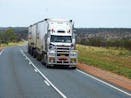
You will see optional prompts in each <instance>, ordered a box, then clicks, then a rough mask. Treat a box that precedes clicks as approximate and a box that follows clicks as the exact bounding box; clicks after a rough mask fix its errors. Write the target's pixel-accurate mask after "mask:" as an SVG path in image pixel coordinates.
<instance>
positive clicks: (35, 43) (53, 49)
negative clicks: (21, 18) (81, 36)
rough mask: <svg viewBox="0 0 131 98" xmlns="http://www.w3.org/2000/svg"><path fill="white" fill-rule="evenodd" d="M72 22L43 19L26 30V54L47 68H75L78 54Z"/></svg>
mask: <svg viewBox="0 0 131 98" xmlns="http://www.w3.org/2000/svg"><path fill="white" fill-rule="evenodd" d="M73 28H74V24H73V21H72V20H62V19H44V20H42V21H40V22H37V23H35V24H33V25H30V26H29V28H28V52H29V54H31V55H32V56H33V57H34V58H37V59H38V60H40V61H41V62H43V63H44V64H45V65H46V66H47V67H49V66H54V65H60V66H63V65H66V66H69V67H71V68H76V64H77V58H78V52H77V50H75V45H76V43H75V34H74V32H73Z"/></svg>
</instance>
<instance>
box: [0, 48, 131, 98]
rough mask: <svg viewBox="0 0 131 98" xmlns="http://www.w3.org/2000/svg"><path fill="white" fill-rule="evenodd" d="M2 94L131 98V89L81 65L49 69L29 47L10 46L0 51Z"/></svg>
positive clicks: (9, 97)
mask: <svg viewBox="0 0 131 98" xmlns="http://www.w3.org/2000/svg"><path fill="white" fill-rule="evenodd" d="M0 98H131V91H125V90H122V89H120V88H118V87H115V86H113V85H110V84H109V83H106V82H104V81H101V80H99V79H97V78H95V77H93V76H90V75H89V74H85V73H83V72H81V71H79V70H78V69H76V70H69V69H61V68H53V69H52V68H50V69H48V68H46V67H45V66H43V65H42V64H41V63H40V62H38V61H37V60H35V59H34V58H32V57H31V56H30V55H29V54H28V53H27V51H26V47H10V48H6V49H4V51H2V52H0Z"/></svg>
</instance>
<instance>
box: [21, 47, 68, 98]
mask: <svg viewBox="0 0 131 98" xmlns="http://www.w3.org/2000/svg"><path fill="white" fill-rule="evenodd" d="M20 51H21V53H22V54H23V55H24V57H25V58H26V59H27V60H28V61H29V62H30V63H31V65H32V66H33V67H34V68H35V69H36V70H37V71H38V73H39V74H40V75H41V76H42V77H43V78H44V79H45V80H46V81H47V82H48V83H49V84H50V85H51V87H53V88H54V89H55V90H56V91H57V92H58V93H59V94H60V95H61V96H62V97H63V98H67V97H66V96H65V95H64V94H63V93H62V92H61V91H60V90H59V89H58V88H57V87H56V86H55V85H54V84H53V83H52V82H51V81H50V80H49V79H48V78H47V77H46V76H45V75H44V74H43V73H42V72H41V71H40V70H39V69H38V68H37V67H36V66H35V65H34V63H33V62H32V61H31V60H30V59H29V58H28V57H27V56H26V54H25V53H24V52H23V50H22V49H20Z"/></svg>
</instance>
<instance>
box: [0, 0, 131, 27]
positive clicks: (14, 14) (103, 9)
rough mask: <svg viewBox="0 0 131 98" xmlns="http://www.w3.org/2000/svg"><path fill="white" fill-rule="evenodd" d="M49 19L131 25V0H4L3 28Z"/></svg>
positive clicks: (0, 13) (0, 3)
mask: <svg viewBox="0 0 131 98" xmlns="http://www.w3.org/2000/svg"><path fill="white" fill-rule="evenodd" d="M45 18H62V19H72V20H73V21H74V23H75V27H83V28H85V27H87V28H100V27H105V28H106V27H109V28H115V27H117V28H119V27H123V28H131V0H0V27H10V26H13V27H15V26H19V27H20V26H29V25H31V24H33V23H35V22H37V21H40V20H43V19H45Z"/></svg>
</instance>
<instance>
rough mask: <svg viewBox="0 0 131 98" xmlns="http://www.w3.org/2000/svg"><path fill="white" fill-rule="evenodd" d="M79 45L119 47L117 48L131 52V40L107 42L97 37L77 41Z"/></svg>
mask: <svg viewBox="0 0 131 98" xmlns="http://www.w3.org/2000/svg"><path fill="white" fill-rule="evenodd" d="M77 43H79V44H83V45H89V46H97V47H117V48H126V49H129V50H131V39H127V38H123V39H113V40H105V39H103V38H99V37H96V38H88V39H81V40H79V41H77Z"/></svg>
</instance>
